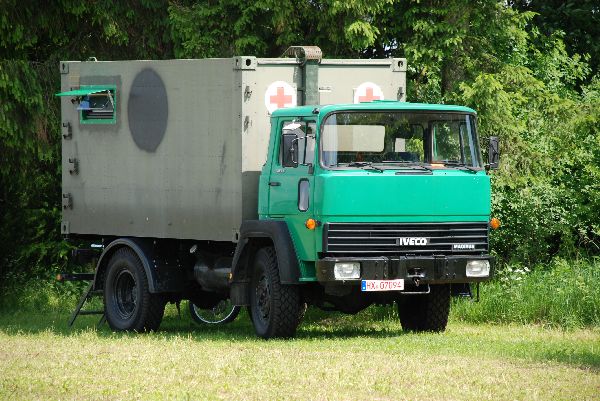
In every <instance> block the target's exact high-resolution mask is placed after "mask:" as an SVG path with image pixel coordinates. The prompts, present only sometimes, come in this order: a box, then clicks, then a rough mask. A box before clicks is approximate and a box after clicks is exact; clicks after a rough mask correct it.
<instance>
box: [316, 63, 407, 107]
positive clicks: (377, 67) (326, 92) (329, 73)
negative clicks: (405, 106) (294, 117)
mask: <svg viewBox="0 0 600 401" xmlns="http://www.w3.org/2000/svg"><path fill="white" fill-rule="evenodd" d="M399 61H401V62H402V64H403V67H398V62H399ZM363 82H372V83H374V84H377V85H378V86H379V87H380V88H381V90H382V91H383V95H384V97H385V99H386V100H402V101H404V100H405V99H406V60H405V59H385V60H332V59H329V60H322V61H321V65H320V66H319V96H320V104H334V103H352V102H353V99H354V91H355V90H356V88H357V87H358V86H359V85H360V84H361V83H363Z"/></svg>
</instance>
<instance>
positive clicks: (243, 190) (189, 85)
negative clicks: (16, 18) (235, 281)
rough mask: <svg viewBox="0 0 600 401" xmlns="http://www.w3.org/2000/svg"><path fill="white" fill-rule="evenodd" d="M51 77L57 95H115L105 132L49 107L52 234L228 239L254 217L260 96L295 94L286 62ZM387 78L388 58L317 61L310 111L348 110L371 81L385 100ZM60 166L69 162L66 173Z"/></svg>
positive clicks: (108, 68) (139, 66) (162, 66)
mask: <svg viewBox="0 0 600 401" xmlns="http://www.w3.org/2000/svg"><path fill="white" fill-rule="evenodd" d="M63 66H64V67H63ZM59 67H60V68H59V69H60V72H61V90H62V91H66V90H70V89H74V88H78V87H79V85H94V84H95V85H98V84H111V85H115V86H116V92H117V94H116V108H115V110H116V113H117V118H116V124H98V125H95V124H94V125H90V124H81V123H80V121H79V115H78V112H77V110H76V106H77V105H76V104H75V105H74V104H72V103H71V101H70V100H71V99H70V98H67V97H63V98H61V99H62V100H61V113H62V121H61V123H63V124H67V123H68V124H70V126H71V132H72V136H71V137H70V138H64V139H63V147H62V158H63V162H62V166H63V171H62V183H63V205H64V206H65V207H64V208H63V224H62V226H61V230H62V232H63V233H65V234H66V233H73V234H95V235H111V236H113V235H114V236H138V237H155V238H180V239H185V238H187V239H204V240H216V241H235V240H236V234H237V233H238V232H239V231H238V230H239V228H240V226H241V222H242V221H243V220H252V219H256V218H257V203H258V178H259V175H260V171H261V169H262V166H263V164H264V163H265V160H266V151H267V147H268V141H269V133H270V125H269V112H268V110H267V107H266V105H265V92H266V90H267V88H268V87H269V85H270V84H271V83H273V82H275V81H284V82H287V83H288V84H289V85H290V86H291V87H292V88H293V89H300V90H301V89H302V88H301V85H302V82H303V80H302V68H301V65H300V64H299V63H298V62H297V61H296V60H294V59H256V58H254V57H247V56H245V57H234V58H231V59H204V60H167V61H114V62H61V64H60V66H59ZM396 70H398V68H394V64H393V60H383V61H382V60H376V61H372V60H323V62H322V63H321V64H320V66H319V71H318V76H319V86H320V87H321V86H323V85H331V88H332V90H331V92H329V93H327V94H323V93H320V96H321V103H323V102H324V100H325V102H329V103H330V102H336V103H339V102H344V103H347V102H352V89H353V88H355V87H356V85H358V84H360V82H362V81H372V82H376V83H378V84H379V85H380V86H381V87H382V90H383V91H384V93H385V97H386V99H394V95H397V91H398V88H400V87H402V88H404V86H405V68H404V71H396ZM136 78H137V79H136ZM378 80H380V81H378ZM134 82H135V84H134ZM163 86H164V90H162V89H161V88H162V87H163ZM149 87H152V88H154V89H149ZM165 93H166V95H165ZM152 96H158V97H165V96H166V99H162V98H151V97H152ZM297 98H298V102H301V99H302V96H301V94H300V93H298V96H297ZM130 108H131V110H130ZM149 121H152V124H149ZM67 131H68V129H67V128H63V133H66V132H67ZM133 135H138V137H137V138H135V139H134V136H133ZM144 135H149V136H148V137H144ZM69 160H77V162H76V164H77V167H78V168H77V170H78V171H77V172H76V173H70V172H69V171H70V170H71V171H72V170H73V166H74V163H70V162H69Z"/></svg>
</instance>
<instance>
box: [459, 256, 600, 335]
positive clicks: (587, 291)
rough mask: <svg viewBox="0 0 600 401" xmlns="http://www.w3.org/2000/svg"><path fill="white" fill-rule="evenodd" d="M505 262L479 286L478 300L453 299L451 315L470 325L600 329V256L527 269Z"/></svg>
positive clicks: (556, 260) (553, 262)
mask: <svg viewBox="0 0 600 401" xmlns="http://www.w3.org/2000/svg"><path fill="white" fill-rule="evenodd" d="M528 270H529V269H526V268H525V267H522V266H514V265H513V266H507V267H504V268H503V269H502V270H501V271H499V272H498V275H497V277H496V279H495V280H494V281H492V282H489V283H484V284H482V285H481V301H480V302H479V303H472V302H456V303H455V304H454V305H453V311H452V313H453V315H454V316H455V317H456V318H457V319H461V320H464V321H467V322H471V323H482V322H495V323H507V322H511V323H522V324H525V323H535V324H542V325H548V326H554V327H563V328H575V327H600V258H595V259H592V260H585V259H584V260H570V261H566V260H563V259H555V260H554V261H552V262H551V263H549V264H548V265H544V266H542V265H540V266H536V267H534V268H532V271H528Z"/></svg>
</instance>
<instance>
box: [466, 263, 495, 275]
mask: <svg viewBox="0 0 600 401" xmlns="http://www.w3.org/2000/svg"><path fill="white" fill-rule="evenodd" d="M466 274H467V277H489V275H490V262H489V261H488V260H469V261H468V262H467V269H466Z"/></svg>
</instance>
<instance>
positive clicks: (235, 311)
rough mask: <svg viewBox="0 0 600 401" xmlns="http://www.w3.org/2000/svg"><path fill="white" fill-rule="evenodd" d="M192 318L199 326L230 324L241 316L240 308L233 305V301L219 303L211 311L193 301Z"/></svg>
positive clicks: (226, 300) (191, 305) (190, 306)
mask: <svg viewBox="0 0 600 401" xmlns="http://www.w3.org/2000/svg"><path fill="white" fill-rule="evenodd" d="M189 308H190V316H191V317H192V319H193V320H194V321H195V322H196V323H199V324H220V323H230V322H233V321H234V320H235V318H236V317H237V316H238V315H239V314H240V307H239V306H235V305H233V304H232V303H231V300H229V299H224V300H221V301H219V302H218V303H217V304H216V305H215V306H213V307H212V308H210V309H202V308H200V307H198V306H197V305H196V304H195V303H193V302H192V301H190V302H189Z"/></svg>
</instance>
